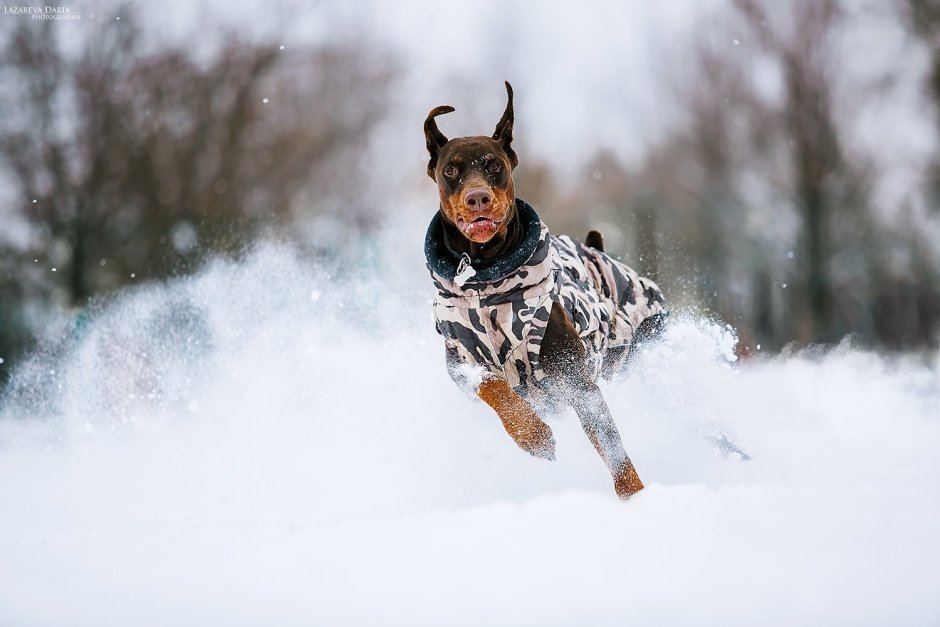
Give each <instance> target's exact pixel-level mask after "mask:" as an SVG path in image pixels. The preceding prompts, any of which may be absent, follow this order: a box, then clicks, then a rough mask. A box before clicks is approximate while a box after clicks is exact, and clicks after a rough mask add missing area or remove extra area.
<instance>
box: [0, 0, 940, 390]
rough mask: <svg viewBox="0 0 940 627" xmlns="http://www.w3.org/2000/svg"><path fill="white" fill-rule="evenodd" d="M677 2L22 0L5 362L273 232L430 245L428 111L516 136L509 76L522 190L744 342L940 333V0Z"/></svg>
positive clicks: (309, 248)
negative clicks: (397, 236)
mask: <svg viewBox="0 0 940 627" xmlns="http://www.w3.org/2000/svg"><path fill="white" fill-rule="evenodd" d="M653 5H654V3H648V2H641V1H639V0H637V1H634V2H599V1H596V0H584V1H582V2H578V3H564V4H559V5H558V6H557V7H551V6H550V5H548V4H546V3H542V2H514V3H505V2H497V1H495V0H485V1H477V2H474V3H472V5H468V4H463V3H441V2H430V1H419V0H403V1H398V2H379V1H377V0H373V1H371V2H370V1H362V2H351V3H335V2H333V3H327V2H321V3H316V2H292V1H288V0H284V1H280V2H278V1H274V2H260V1H259V2H248V1H245V0H239V1H238V2H225V3H223V2H211V1H208V0H205V1H203V2H182V1H175V2H164V3H144V2H131V3H115V2H89V1H85V2H75V3H71V2H69V3H68V4H67V6H64V7H63V8H64V9H66V10H65V11H63V10H60V11H59V12H58V13H57V14H55V15H54V17H55V18H57V19H47V18H50V17H53V16H50V15H49V14H47V13H45V12H44V11H45V6H43V7H40V9H42V12H41V13H40V14H39V15H31V14H23V13H18V14H17V13H9V12H7V11H9V10H10V7H8V8H7V10H6V11H5V13H4V14H3V15H2V19H0V50H2V52H0V85H2V89H0V103H2V112H3V113H2V115H0V360H2V362H0V385H2V384H3V382H4V381H6V380H7V379H8V378H9V376H10V373H11V372H12V369H13V368H14V367H15V365H16V364H17V363H18V361H20V360H21V359H22V358H23V357H24V356H25V355H26V354H28V353H30V352H32V351H35V350H37V347H38V348H39V349H41V350H54V347H55V346H56V345H57V343H62V342H68V341H69V338H74V337H75V336H76V335H77V334H80V333H81V329H82V325H83V320H85V317H86V312H88V311H90V310H92V309H93V308H94V307H95V306H96V305H97V304H100V303H105V302H107V301H108V299H110V298H113V296H114V295H115V294H116V293H117V292H118V291H119V290H121V289H122V288H125V287H127V286H130V285H140V284H143V283H146V282H151V281H159V280H164V279H167V278H170V277H180V276H185V275H187V274H191V273H193V272H195V271H197V270H199V269H200V268H201V267H202V266H203V264H204V263H205V262H206V261H207V260H209V259H212V258H216V257H219V256H223V257H229V258H233V259H236V260H237V259H239V258H240V256H242V255H244V254H245V253H246V251H248V250H249V249H250V247H251V246H252V244H253V242H255V241H258V240H259V239H266V240H272V239H273V240H274V241H278V242H283V243H285V244H289V245H291V246H292V247H295V248H296V249H297V250H299V251H301V254H302V255H303V257H304V258H305V259H307V260H309V263H310V264H311V265H316V266H318V267H326V268H328V269H329V271H330V272H334V273H336V274H337V275H341V274H343V273H355V272H356V271H357V270H358V269H361V267H362V264H364V263H369V264H374V265H375V266H376V267H378V266H380V265H381V264H382V263H384V261H383V259H382V258H381V256H380V251H379V247H378V245H377V242H378V241H379V240H380V239H381V238H385V237H387V233H389V232H393V231H394V232H401V230H402V225H406V226H407V228H408V232H409V233H412V234H411V235H410V236H409V237H408V238H407V241H402V243H401V247H402V248H403V249H404V248H408V250H409V252H408V255H409V258H413V257H415V256H416V255H418V254H420V250H418V248H419V247H420V242H421V240H422V238H423V229H424V225H425V224H426V222H427V220H429V219H430V217H431V215H432V213H433V212H434V211H435V210H436V206H437V204H436V203H437V194H436V187H435V186H434V184H433V183H432V182H431V181H430V180H429V179H427V177H426V175H425V173H424V170H425V165H426V160H427V156H426V153H425V151H424V137H423V134H422V123H423V120H424V117H425V115H426V114H427V111H428V110H430V109H431V108H432V107H434V106H437V105H441V104H450V105H453V106H455V107H456V109H457V111H456V113H453V114H450V115H448V116H445V117H442V118H439V123H440V126H441V129H442V131H443V132H444V133H445V134H446V135H448V136H449V137H455V136H461V135H476V134H490V133H492V130H493V127H494V126H495V124H496V121H497V120H498V118H499V116H500V114H501V112H502V110H503V107H504V106H505V93H504V91H503V86H502V81H503V80H505V79H508V80H510V81H511V82H512V83H513V86H514V88H515V92H516V131H515V137H516V141H515V146H516V148H517V152H518V153H519V155H520V165H519V167H518V169H517V170H516V173H515V177H516V192H517V194H518V195H519V196H520V197H522V198H525V199H526V200H528V201H529V202H530V203H532V204H533V205H534V206H535V207H536V208H538V209H539V210H540V212H541V213H542V216H543V218H544V219H545V220H546V221H547V222H548V223H549V224H550V226H551V227H552V230H553V231H554V232H556V233H570V234H572V235H575V236H576V237H583V235H584V234H585V233H586V232H587V230H588V229H590V228H597V229H600V230H601V231H602V232H603V233H604V235H605V237H606V242H607V249H608V251H609V252H613V253H615V254H617V255H619V256H620V257H621V258H622V259H623V260H625V261H626V262H627V263H629V264H631V265H633V266H634V267H636V268H637V269H639V270H641V271H642V272H644V273H645V274H647V275H648V276H651V277H653V278H655V279H656V280H657V281H658V282H659V283H660V286H661V287H662V288H663V289H664V292H665V293H666V295H667V299H668V300H669V301H670V302H671V303H672V306H673V307H674V308H684V309H692V310H695V311H700V312H707V313H710V314H713V315H715V316H718V317H720V318H722V319H723V320H725V321H727V322H728V323H730V324H732V325H733V326H734V327H735V328H736V329H737V330H738V333H739V337H740V340H741V341H740V345H739V349H738V350H739V353H740V354H742V355H747V354H749V353H754V352H756V351H758V350H760V351H776V350H780V349H781V348H783V347H785V346H786V345H788V344H791V343H796V344H797V345H806V344H810V343H833V342H838V341H840V340H841V339H842V338H844V337H845V336H847V335H850V336H852V337H853V338H854V341H856V342H858V343H859V344H861V345H864V346H869V347H873V348H877V349H879V350H885V351H922V350H929V349H932V348H935V347H936V346H937V342H938V337H940V143H938V139H940V2H938V0H897V1H895V2H883V1H871V2H865V1H849V0H792V1H789V2H786V3H781V2H772V1H770V0H763V1H760V0H726V1H720V2H719V1H710V2H699V3H691V2H682V1H679V0H675V1H672V2H661V3H655V6H653ZM38 18H42V19H38ZM411 248H415V249H416V250H415V251H412V250H411ZM414 265H415V267H414V268H413V272H414V274H415V275H416V276H418V277H420V279H423V278H424V276H425V275H424V272H425V270H424V269H423V267H421V265H420V263H415V264H414ZM420 279H419V280H420ZM428 289H429V290H430V284H429V287H428Z"/></svg>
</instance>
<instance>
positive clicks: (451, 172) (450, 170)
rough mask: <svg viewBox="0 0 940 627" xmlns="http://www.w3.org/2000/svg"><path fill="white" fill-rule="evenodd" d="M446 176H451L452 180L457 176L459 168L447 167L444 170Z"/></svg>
mask: <svg viewBox="0 0 940 627" xmlns="http://www.w3.org/2000/svg"><path fill="white" fill-rule="evenodd" d="M444 176H449V177H451V178H453V177H455V176H457V168H455V167H454V166H452V165H449V166H447V167H446V168H444Z"/></svg>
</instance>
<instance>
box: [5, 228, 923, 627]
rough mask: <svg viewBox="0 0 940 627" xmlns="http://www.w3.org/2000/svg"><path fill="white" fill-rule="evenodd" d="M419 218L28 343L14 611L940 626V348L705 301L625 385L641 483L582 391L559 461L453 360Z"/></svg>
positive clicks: (46, 617)
mask: <svg viewBox="0 0 940 627" xmlns="http://www.w3.org/2000/svg"><path fill="white" fill-rule="evenodd" d="M411 239H413V240H414V241H410V240H408V241H405V242H403V243H400V244H399V245H398V246H399V247H400V248H396V249H395V251H399V250H408V251H409V252H408V253H407V254H404V255H402V254H401V253H400V252H399V253H398V254H397V255H396V256H394V257H393V256H383V255H381V254H378V255H376V257H375V258H376V259H386V261H385V262H384V263H380V262H378V261H373V262H370V261H368V258H364V259H363V261H362V266H363V268H362V272H361V275H360V276H354V277H349V278H342V279H340V278H330V277H329V276H327V275H325V274H324V273H323V272H319V271H317V269H316V265H315V264H312V263H310V262H306V261H301V260H300V259H299V258H298V257H297V256H296V255H295V254H293V253H292V252H291V251H289V250H287V249H285V248H284V247H282V246H278V245H273V244H272V245H266V246H262V247H260V248H259V249H258V250H256V251H255V252H254V253H252V254H251V255H250V256H249V257H248V258H247V259H246V260H244V261H242V262H239V263H232V262H227V263H226V262H217V263H215V264H213V265H211V266H210V267H208V268H207V269H206V270H205V271H204V272H202V273H201V274H200V275H199V276H196V277H194V278H191V279H185V280H179V281H176V282H173V283H171V284H168V285H161V286H144V287H140V288H137V289H135V290H133V291H130V292H126V293H124V294H121V295H119V296H118V297H117V299H116V300H115V301H114V302H113V303H112V304H110V305H108V306H107V307H104V308H102V309H101V310H100V311H99V312H98V313H97V314H96V315H95V316H94V317H92V319H91V320H90V321H89V322H88V323H87V324H84V325H82V326H81V330H80V331H78V332H76V335H77V336H79V339H78V340H77V342H76V344H75V346H74V348H73V349H71V350H70V351H68V352H67V353H66V354H51V355H49V356H45V357H43V356H37V357H36V358H35V359H34V360H33V361H32V362H30V363H29V364H27V365H26V366H24V367H22V368H21V370H20V371H19V372H18V374H17V378H16V381H17V384H16V386H15V389H16V390H18V391H19V392H18V393H16V394H14V395H10V396H9V397H8V398H7V399H6V400H5V402H4V405H3V406H2V407H0V625H11V626H15V625H56V626H61V625H95V626H102V625H210V624H215V625H221V624H224V625H311V624H328V625H626V624H634V625H755V624H759V625H797V624H798V625H841V624H844V625H886V624H894V625H902V624H903V625H936V624H938V622H940V583H938V577H937V572H938V566H937V565H938V563H940V534H938V533H937V529H938V522H940V521H938V514H940V472H938V470H940V463H938V458H940V456H938V451H940V431H938V418H940V411H938V408H940V376H938V366H937V362H936V358H934V359H933V361H932V363H930V362H931V360H929V359H928V360H924V359H914V358H906V359H904V358H885V357H880V356H877V355H874V354H871V353H866V352H863V351H859V350H856V349H853V348H852V347H851V346H849V345H845V346H842V347H839V348H838V349H835V350H832V351H829V352H827V353H822V352H802V353H794V354H789V355H787V356H778V357H768V358H765V359H758V360H754V361H751V362H749V363H744V364H737V363H733V360H732V359H731V355H732V352H731V347H732V346H733V341H734V338H733V335H732V334H731V333H730V331H729V330H728V329H727V328H726V327H725V325H723V324H720V323H717V322H712V321H709V320H708V319H705V318H702V317H695V316H691V315H682V314H681V313H680V314H679V315H676V316H675V320H674V321H673V325H672V327H671V329H670V331H669V332H668V335H667V337H666V338H665V339H663V340H661V341H660V342H658V343H657V344H655V345H653V346H650V347H648V348H647V349H645V350H644V351H643V352H642V353H640V354H639V355H638V358H637V361H636V363H635V366H634V370H633V372H632V374H631V375H630V376H629V377H628V378H627V379H626V380H625V381H623V382H620V383H617V384H612V385H605V386H604V392H605V395H606V398H607V400H608V403H609V405H610V407H611V409H612V411H613V414H614V416H615V418H616V420H617V423H618V425H619V427H620V429H621V432H622V434H623V436H624V439H625V442H626V446H627V450H628V452H629V454H630V455H631V457H632V459H633V460H634V462H635V463H636V466H637V468H638V470H639V472H640V475H641V477H642V478H643V479H644V481H645V482H646V484H647V488H646V490H644V491H643V492H641V493H640V494H638V495H637V496H635V497H634V498H632V499H631V500H630V501H628V502H620V501H618V500H617V499H616V497H615V496H614V493H613V489H612V485H611V481H610V478H609V476H608V474H607V472H606V470H605V468H604V466H603V464H602V463H601V461H600V459H599V458H598V456H597V455H596V453H595V452H594V450H593V449H592V448H591V446H590V444H589V442H588V440H587V438H586V437H585V436H584V435H583V433H582V432H581V430H580V426H579V425H578V422H577V419H576V418H575V417H574V415H573V413H570V412H567V413H562V414H561V415H560V416H558V417H556V418H554V419H552V420H551V422H550V424H551V426H552V428H553V429H554V431H555V436H556V440H557V442H558V448H557V461H555V462H547V461H543V460H538V459H535V458H531V457H529V456H528V455H526V454H525V453H523V452H522V451H520V450H519V449H518V448H516V446H515V445H514V444H513V443H512V441H511V440H510V439H509V437H508V436H507V435H506V434H505V433H504V432H503V429H502V427H501V425H500V423H499V421H498V420H497V418H496V417H495V415H493V414H492V413H491V411H490V410H489V409H488V408H487V407H486V406H484V405H483V404H482V403H480V402H477V401H472V400H470V399H468V398H466V397H465V396H463V395H462V394H461V393H460V392H459V391H458V390H457V388H456V387H455V386H454V385H453V384H452V382H451V381H450V379H449V378H448V376H447V374H446V372H445V369H444V365H443V354H442V353H443V351H442V345H441V342H440V339H439V338H438V336H437V335H436V334H435V332H434V329H433V323H432V321H431V314H430V307H429V303H430V299H431V297H432V287H431V284H430V281H429V279H428V278H427V274H426V270H425V269H424V268H423V264H422V260H421V259H420V256H419V252H420V233H418V235H417V236H415V235H412V236H411ZM392 260H394V261H392ZM664 287H665V288H666V293H667V296H668V292H669V289H668V286H664ZM29 381H32V383H31V384H30V383H28V382H29ZM30 388H31V391H29V393H27V390H29V389H30ZM718 430H720V431H722V432H724V433H726V434H727V435H728V436H729V437H730V438H731V439H732V440H734V441H735V443H736V444H738V445H739V446H740V447H741V448H742V449H744V450H745V451H747V452H748V453H749V454H750V455H751V456H752V457H753V459H752V461H750V462H742V461H740V460H736V459H728V458H722V457H721V456H720V455H719V454H718V453H717V452H716V451H715V450H714V449H713V448H712V447H711V446H709V444H708V443H707V435H708V434H710V433H714V432H716V431H718Z"/></svg>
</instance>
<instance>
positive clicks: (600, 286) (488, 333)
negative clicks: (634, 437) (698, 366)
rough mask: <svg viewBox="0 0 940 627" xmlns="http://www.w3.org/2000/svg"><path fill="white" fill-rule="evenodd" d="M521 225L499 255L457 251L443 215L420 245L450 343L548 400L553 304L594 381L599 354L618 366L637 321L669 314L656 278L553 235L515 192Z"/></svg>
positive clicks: (481, 369) (524, 392)
mask: <svg viewBox="0 0 940 627" xmlns="http://www.w3.org/2000/svg"><path fill="white" fill-rule="evenodd" d="M516 209H517V214H518V217H519V219H520V220H522V226H523V229H524V233H525V235H524V238H523V242H522V245H521V246H519V248H517V249H516V250H515V251H513V252H512V253H510V254H509V255H507V256H506V257H503V258H499V259H496V260H473V259H470V258H469V256H468V255H464V256H463V257H462V258H461V257H459V256H458V255H457V254H455V253H454V252H453V251H451V250H450V249H448V248H447V246H446V245H445V243H444V238H443V234H442V228H443V227H442V224H441V220H442V218H441V215H440V213H437V214H435V216H434V218H433V219H432V220H431V224H430V226H429V227H428V232H427V236H426V238H425V244H424V252H425V257H426V258H427V264H428V269H429V270H430V272H431V278H432V279H433V280H434V286H435V287H436V288H437V297H436V299H435V301H434V320H435V323H436V326H437V332H438V333H440V334H441V335H442V336H444V342H445V344H446V345H447V347H448V349H450V350H453V351H456V354H457V355H458V356H459V358H460V360H461V361H462V362H464V363H465V364H467V365H469V366H471V367H475V368H473V370H474V371H475V377H471V378H474V379H475V381H467V382H466V383H467V384H468V386H467V387H470V385H469V384H473V385H472V387H473V388H474V389H475V387H476V384H479V382H480V380H481V378H482V376H483V374H484V373H489V374H491V375H494V376H496V377H499V378H501V379H505V380H506V381H507V382H508V383H509V385H510V386H511V387H512V388H513V389H514V390H515V391H516V392H517V393H519V394H520V395H521V396H523V397H525V398H529V399H530V400H533V401H540V400H545V396H544V390H543V389H542V385H541V382H542V380H543V379H544V378H545V372H544V370H543V369H542V367H541V365H540V363H539V352H540V351H539V349H540V347H541V343H542V338H543V336H544V335H545V329H546V327H547V326H548V317H549V314H550V313H551V309H552V305H553V304H554V303H560V304H561V305H562V306H563V307H564V309H565V311H566V312H567V313H568V317H569V318H570V320H571V321H572V323H573V324H574V327H575V329H577V331H578V335H579V336H580V337H581V341H582V342H583V343H584V347H585V349H586V353H587V355H588V370H589V372H590V373H591V376H592V378H593V379H594V380H597V378H598V377H599V376H600V375H601V365H602V363H603V358H604V355H605V354H606V353H607V351H608V350H609V349H611V348H615V347H619V346H624V347H626V350H622V351H619V352H620V353H621V354H620V357H619V360H620V362H621V363H617V364H614V367H613V368H612V369H611V371H612V372H617V371H619V370H620V366H622V361H623V359H625V358H626V356H627V353H628V352H629V346H630V344H631V342H632V340H633V334H634V331H635V330H636V328H637V327H638V326H639V325H640V324H641V323H642V322H643V321H644V320H646V319H647V318H650V317H652V316H654V315H656V314H661V313H665V305H664V302H663V297H662V294H661V293H660V291H659V288H658V287H657V286H656V284H655V283H653V282H652V281H650V280H649V279H646V278H643V277H640V276H639V275H637V273H636V272H635V271H634V270H632V269H631V268H628V267H627V266H625V265H624V264H622V263H620V262H619V261H616V260H614V259H611V258H610V257H609V256H608V255H606V254H604V253H602V252H600V251H597V250H595V249H593V248H590V247H587V246H584V245H583V244H581V243H580V242H577V241H575V240H573V239H571V238H570V237H567V236H564V235H562V236H555V235H551V234H549V232H548V227H546V226H545V224H544V223H543V222H542V221H541V219H540V218H539V216H538V214H537V213H536V212H535V210H534V209H533V208H532V207H530V206H529V205H528V203H526V202H525V201H523V200H521V199H519V198H517V199H516Z"/></svg>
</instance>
